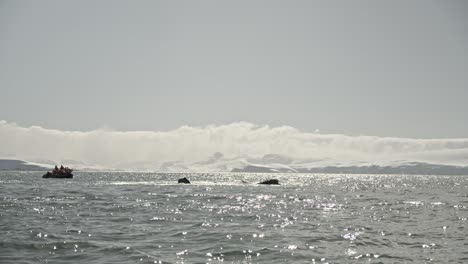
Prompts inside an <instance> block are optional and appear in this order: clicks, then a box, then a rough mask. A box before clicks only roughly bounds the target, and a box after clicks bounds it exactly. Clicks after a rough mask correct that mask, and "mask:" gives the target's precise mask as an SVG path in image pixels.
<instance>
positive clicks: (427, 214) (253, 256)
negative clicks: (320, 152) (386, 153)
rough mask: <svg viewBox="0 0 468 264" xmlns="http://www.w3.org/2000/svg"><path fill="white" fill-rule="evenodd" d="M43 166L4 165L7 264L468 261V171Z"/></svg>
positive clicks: (2, 219)
mask: <svg viewBox="0 0 468 264" xmlns="http://www.w3.org/2000/svg"><path fill="white" fill-rule="evenodd" d="M40 174H41V173H35V172H0V181H1V182H0V232H1V234H2V236H1V238H0V239H1V240H0V241H1V247H0V248H1V250H0V263H18V261H19V262H21V263H96V262H100V263H217V262H227V263H285V262H289V263H292V262H294V263H314V262H315V263H359V262H363V260H365V262H368V263H402V262H412V261H414V262H418V263H420V262H434V263H441V262H442V263H466V262H467V261H468V250H467V248H468V247H467V245H466V232H467V231H466V224H467V217H468V210H467V206H468V196H467V195H468V193H467V185H468V180H467V179H468V178H467V177H465V176H450V177H447V176H403V175H326V174H314V175H306V174H273V175H272V174H237V173H236V174H234V173H219V174H164V173H159V174H155V173H104V172H102V173H101V172H100V173H97V172H96V173H86V172H77V174H76V177H75V178H74V179H70V180H63V179H55V180H54V179H42V178H41V175H40ZM182 177H187V178H189V179H190V180H191V182H192V184H191V185H179V184H177V183H176V182H177V179H178V178H182ZM268 178H277V179H279V180H280V183H281V185H280V186H264V185H258V184H257V183H258V182H259V181H261V180H265V179H268ZM243 182H247V183H243Z"/></svg>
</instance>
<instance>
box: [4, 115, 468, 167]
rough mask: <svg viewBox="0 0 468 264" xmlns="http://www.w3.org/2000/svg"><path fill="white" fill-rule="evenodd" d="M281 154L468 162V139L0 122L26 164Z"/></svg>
mask: <svg viewBox="0 0 468 264" xmlns="http://www.w3.org/2000/svg"><path fill="white" fill-rule="evenodd" d="M216 152H220V153H222V154H223V155H222V157H223V158H226V159H228V158H235V157H256V158H258V157H262V156H264V155H267V154H278V155H283V156H286V157H289V158H291V159H293V160H318V159H329V160H334V161H339V162H343V163H346V162H350V161H366V162H382V161H383V162H385V161H394V160H411V161H426V162H437V163H442V164H467V163H468V138H459V139H410V138H391V137H375V136H347V135H340V134H319V133H316V132H314V133H309V132H304V131H300V130H298V129H296V128H293V127H290V126H280V127H270V126H268V125H263V126H259V125H255V124H251V123H247V122H238V123H232V124H228V125H209V126H205V127H189V126H183V127H180V128H178V129H175V130H171V131H131V132H121V131H113V130H108V129H98V130H93V131H88V132H79V131H61V130H54V129H47V128H42V127H39V126H31V127H21V126H18V125H16V124H15V123H9V122H6V121H0V155H3V156H4V157H5V156H9V157H12V156H14V157H15V158H18V159H26V160H38V159H42V160H52V161H57V162H59V161H63V160H65V159H67V160H77V161H83V162H85V163H88V164H93V165H98V166H102V167H107V168H129V167H138V166H145V167H152V168H159V166H161V164H163V163H165V162H169V161H183V162H187V163H190V162H200V161H203V160H207V159H210V157H212V155H213V153H216Z"/></svg>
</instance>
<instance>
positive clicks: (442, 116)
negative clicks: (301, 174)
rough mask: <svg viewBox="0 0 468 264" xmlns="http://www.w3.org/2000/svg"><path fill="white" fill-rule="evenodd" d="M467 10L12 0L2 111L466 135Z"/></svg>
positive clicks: (114, 125) (27, 119) (415, 4)
mask: <svg viewBox="0 0 468 264" xmlns="http://www.w3.org/2000/svg"><path fill="white" fill-rule="evenodd" d="M467 12H468V2H467V1H430V0H424V1H398V0H396V1H250V0H249V1H243V0H237V1H203V0H202V1H86V0H85V1H48V0H45V1H26V0H25V1H9V0H0V120H5V122H4V123H2V124H8V125H12V126H17V127H21V128H25V129H26V128H31V126H39V127H41V128H44V129H50V130H53V131H55V130H58V131H62V132H64V131H65V132H64V133H66V132H67V131H68V132H70V133H72V132H73V131H81V132H89V131H96V130H100V129H104V130H112V131H152V132H154V133H159V132H160V133H163V132H168V131H176V130H178V129H179V128H180V127H183V126H188V127H192V128H196V127H205V128H206V126H210V125H214V126H215V127H223V126H229V125H230V124H231V125H232V126H236V124H239V122H240V123H241V124H242V122H247V123H248V124H251V125H254V126H260V127H263V126H265V125H268V126H269V127H270V128H276V127H283V126H288V127H292V128H293V129H297V130H298V131H302V132H304V133H313V132H314V131H315V132H318V131H319V132H320V133H323V134H340V135H349V136H360V135H367V136H377V137H397V138H414V139H437V138H439V139H443V138H464V137H467V135H468V122H466V120H467V114H466V113H468V104H467V103H466V100H467V98H468V74H467V72H468V16H467ZM76 133H78V132H76Z"/></svg>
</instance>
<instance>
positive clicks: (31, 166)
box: [0, 159, 52, 171]
mask: <svg viewBox="0 0 468 264" xmlns="http://www.w3.org/2000/svg"><path fill="white" fill-rule="evenodd" d="M51 167H52V166H50V165H46V164H38V163H32V162H26V161H22V160H13V159H0V170H16V171H46V170H48V169H50V168H51Z"/></svg>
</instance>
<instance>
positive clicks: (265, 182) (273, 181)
mask: <svg viewBox="0 0 468 264" xmlns="http://www.w3.org/2000/svg"><path fill="white" fill-rule="evenodd" d="M258 184H269V185H279V181H278V180H277V179H270V180H266V181H262V182H259V183H258Z"/></svg>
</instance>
